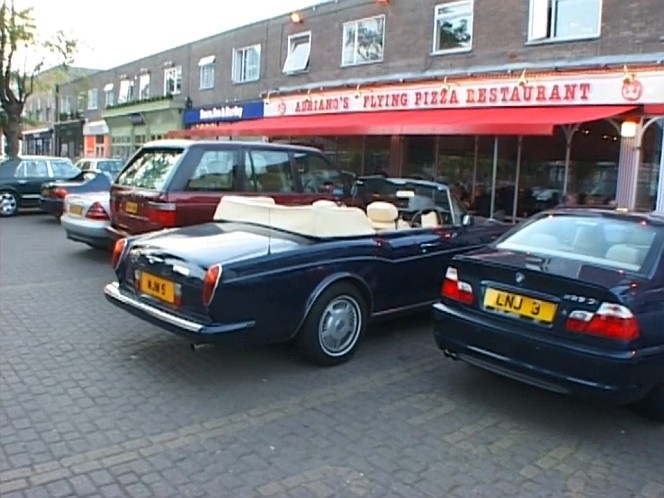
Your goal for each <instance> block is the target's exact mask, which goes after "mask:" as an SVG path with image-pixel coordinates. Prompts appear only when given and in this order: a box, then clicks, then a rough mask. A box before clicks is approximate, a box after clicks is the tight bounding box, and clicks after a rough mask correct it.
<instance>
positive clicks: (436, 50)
mask: <svg viewBox="0 0 664 498" xmlns="http://www.w3.org/2000/svg"><path fill="white" fill-rule="evenodd" d="M464 4H470V22H469V23H468V32H469V33H470V46H469V47H459V48H442V49H440V48H438V21H439V20H440V19H444V18H447V17H457V16H448V15H445V14H439V13H438V9H440V8H441V7H456V6H460V5H464ZM464 16H465V14H464ZM474 25H475V0H459V1H456V2H446V3H439V4H438V5H436V6H435V7H434V8H433V48H432V51H431V53H432V54H435V55H438V54H456V53H459V52H471V51H472V50H473V42H474V41H475V33H474Z"/></svg>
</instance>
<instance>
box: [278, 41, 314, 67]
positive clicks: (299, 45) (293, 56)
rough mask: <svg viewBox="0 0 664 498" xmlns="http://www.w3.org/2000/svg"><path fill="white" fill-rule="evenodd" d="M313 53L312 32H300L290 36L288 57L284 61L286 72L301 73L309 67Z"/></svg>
mask: <svg viewBox="0 0 664 498" xmlns="http://www.w3.org/2000/svg"><path fill="white" fill-rule="evenodd" d="M310 55H311V32H308V33H298V34H296V35H291V36H289V37H288V57H286V62H285V63H284V73H287V74H292V73H300V72H303V71H307V70H308V69H309V56H310Z"/></svg>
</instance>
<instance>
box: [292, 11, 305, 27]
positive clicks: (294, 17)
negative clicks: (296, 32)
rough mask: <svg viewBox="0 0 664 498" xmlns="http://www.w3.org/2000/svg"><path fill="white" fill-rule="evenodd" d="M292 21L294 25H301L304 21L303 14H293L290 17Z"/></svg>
mask: <svg viewBox="0 0 664 498" xmlns="http://www.w3.org/2000/svg"><path fill="white" fill-rule="evenodd" d="M290 20H291V22H292V23H294V24H301V23H302V21H303V20H304V19H303V18H302V14H300V13H299V12H293V13H292V14H291V15H290Z"/></svg>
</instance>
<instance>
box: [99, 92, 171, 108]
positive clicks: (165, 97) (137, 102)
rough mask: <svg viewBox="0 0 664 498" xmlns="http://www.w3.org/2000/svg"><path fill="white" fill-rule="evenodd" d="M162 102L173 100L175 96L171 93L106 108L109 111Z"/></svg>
mask: <svg viewBox="0 0 664 498" xmlns="http://www.w3.org/2000/svg"><path fill="white" fill-rule="evenodd" d="M162 100H173V94H171V93H169V94H167V95H157V96H155V97H149V98H147V99H140V100H130V101H127V102H121V103H119V104H113V105H109V106H106V108H107V109H118V108H123V107H132V106H136V105H141V104H147V103H148V102H160V101H162Z"/></svg>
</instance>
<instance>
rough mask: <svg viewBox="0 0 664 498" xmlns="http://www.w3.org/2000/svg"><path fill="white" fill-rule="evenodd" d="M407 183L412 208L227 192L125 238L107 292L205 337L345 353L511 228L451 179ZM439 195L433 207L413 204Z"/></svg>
mask: <svg viewBox="0 0 664 498" xmlns="http://www.w3.org/2000/svg"><path fill="white" fill-rule="evenodd" d="M407 183H408V182H404V183H399V188H398V189H397V190H398V191H395V190H394V189H393V190H391V192H392V194H395V195H397V194H398V196H399V197H401V198H404V199H406V202H404V203H402V204H403V205H404V206H406V207H405V208H401V209H400V208H397V207H396V206H395V204H393V203H390V202H385V201H373V202H371V203H369V205H368V206H367V207H366V212H365V211H364V210H363V209H361V208H358V207H346V206H338V205H337V204H335V203H334V202H332V201H317V202H315V203H314V204H313V205H306V206H283V205H275V204H274V201H273V199H271V198H256V197H253V198H240V197H230V196H226V197H224V198H223V199H222V201H221V203H220V204H219V207H218V208H217V212H216V213H215V218H214V219H215V220H216V221H215V222H213V223H207V224H203V225H197V226H193V227H187V228H180V229H175V230H167V231H164V232H156V233H153V234H147V235H143V236H137V237H130V238H126V239H121V240H119V241H118V242H117V244H116V246H115V249H114V252H113V265H114V268H115V272H116V275H117V282H113V283H111V284H109V285H107V286H106V287H105V295H106V297H107V299H108V300H109V301H110V302H112V303H113V304H116V305H118V306H120V307H122V308H124V309H125V310H127V311H129V312H131V313H133V314H135V315H137V316H139V317H141V318H143V319H145V320H148V321H151V322H153V323H155V324H157V325H159V326H161V327H163V328H165V329H167V330H170V331H172V332H175V333H178V334H181V335H183V336H185V337H186V338H188V339H189V340H190V341H191V342H192V343H193V344H199V343H214V342H225V341H228V342H232V343H235V344H264V343H275V342H282V341H288V340H290V339H295V342H296V344H297V345H298V346H299V349H300V351H301V352H302V353H303V354H304V356H305V358H307V359H308V360H310V361H312V362H314V363H317V364H322V365H334V364H338V363H342V362H344V361H346V360H348V359H349V358H350V357H351V356H352V355H353V354H354V352H355V350H356V347H357V345H358V344H359V341H360V339H361V337H362V335H363V333H364V330H365V327H366V325H367V323H368V322H369V321H370V320H371V319H373V318H377V317H381V316H388V315H390V314H393V313H398V312H405V311H412V310H416V309H419V308H423V307H425V308H426V307H427V306H430V305H431V304H432V303H433V302H434V301H435V300H436V299H437V296H438V295H439V291H440V284H441V282H442V273H441V272H442V271H443V269H444V268H445V265H446V263H447V262H448V261H449V260H450V259H451V257H452V256H453V255H454V254H458V253H460V252H464V251H468V250H470V249H473V248H477V247H480V246H483V245H485V244H487V243H488V242H490V241H491V240H492V239H495V238H496V237H497V236H498V235H499V234H501V233H503V232H504V231H505V229H506V227H505V226H504V225H502V224H497V223H493V222H486V223H483V222H480V221H479V220H477V221H475V222H474V221H473V220H472V219H471V218H470V217H469V216H467V215H464V213H462V212H458V211H457V207H456V206H457V203H456V202H455V201H453V200H452V199H451V196H450V193H449V190H448V189H447V187H445V186H442V185H438V184H426V185H425V184H422V185H418V188H417V189H416V188H414V184H413V183H412V182H410V186H409V185H408V184H407ZM427 195H428V196H429V197H431V198H433V196H434V195H435V196H436V202H435V203H434V209H433V211H432V210H431V209H424V210H423V209H420V208H421V206H422V205H424V204H426V203H425V202H418V203H416V204H418V209H417V210H416V211H414V212H413V211H410V212H409V211H408V207H407V206H408V204H410V202H409V201H408V200H407V199H412V198H414V197H426V196H427ZM388 198H389V196H388ZM423 225H424V226H423ZM427 225H428V226H427Z"/></svg>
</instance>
